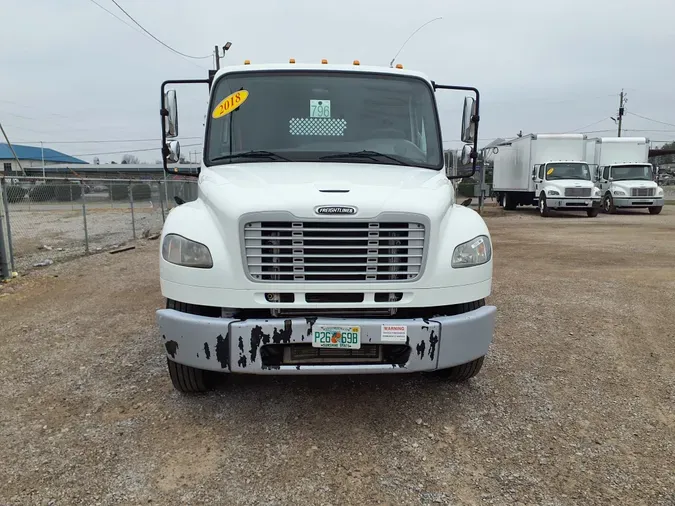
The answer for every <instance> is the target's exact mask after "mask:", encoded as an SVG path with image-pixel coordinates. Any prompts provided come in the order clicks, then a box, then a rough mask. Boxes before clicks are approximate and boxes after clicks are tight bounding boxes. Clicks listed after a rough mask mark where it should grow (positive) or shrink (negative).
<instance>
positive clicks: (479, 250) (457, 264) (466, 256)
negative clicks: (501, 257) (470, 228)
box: [450, 235, 492, 269]
mask: <svg viewBox="0 0 675 506" xmlns="http://www.w3.org/2000/svg"><path fill="white" fill-rule="evenodd" d="M490 258H492V245H491V244H490V238H489V237H488V236H486V235H479V236H478V237H476V238H475V239H471V240H470V241H467V242H465V243H462V244H460V245H459V246H457V247H456V248H455V251H453V253H452V262H451V264H450V265H452V268H453V269H460V268H462V267H473V266H474V265H481V264H484V263H487V262H489V261H490Z"/></svg>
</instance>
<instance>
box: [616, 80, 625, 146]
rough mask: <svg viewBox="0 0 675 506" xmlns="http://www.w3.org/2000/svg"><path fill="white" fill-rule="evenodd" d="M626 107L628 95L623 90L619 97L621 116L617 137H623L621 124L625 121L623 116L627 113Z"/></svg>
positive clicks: (618, 121)
mask: <svg viewBox="0 0 675 506" xmlns="http://www.w3.org/2000/svg"><path fill="white" fill-rule="evenodd" d="M625 105H626V94H625V93H624V92H623V90H621V94H620V95H619V115H618V116H617V118H618V119H617V123H618V125H619V130H618V133H617V137H621V123H622V120H623V114H624V112H625Z"/></svg>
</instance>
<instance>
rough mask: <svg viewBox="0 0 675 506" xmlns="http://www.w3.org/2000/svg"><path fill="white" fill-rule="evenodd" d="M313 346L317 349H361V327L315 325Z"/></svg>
mask: <svg viewBox="0 0 675 506" xmlns="http://www.w3.org/2000/svg"><path fill="white" fill-rule="evenodd" d="M313 332H314V334H313V335H312V346H314V347H315V348H349V349H355V350H358V349H359V348H361V327H356V326H351V325H350V326H335V325H314V328H313Z"/></svg>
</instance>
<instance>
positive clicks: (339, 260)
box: [243, 221, 425, 283]
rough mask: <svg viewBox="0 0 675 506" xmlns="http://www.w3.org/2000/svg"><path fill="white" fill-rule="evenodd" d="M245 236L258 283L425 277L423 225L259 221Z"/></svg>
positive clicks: (252, 272)
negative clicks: (423, 275)
mask: <svg viewBox="0 0 675 506" xmlns="http://www.w3.org/2000/svg"><path fill="white" fill-rule="evenodd" d="M243 233H244V250H245V256H246V267H247V268H248V274H249V275H250V277H251V278H252V279H254V280H255V281H276V282H299V283H305V282H311V281H324V282H325V281H369V282H376V281H389V282H391V281H412V280H414V279H416V278H418V277H419V276H420V274H421V271H422V262H423V258H424V247H425V228H424V225H422V224H421V223H408V222H358V221H344V222H343V221H316V222H313V221H293V222H289V221H258V222H251V223H246V224H245V225H244V232H243Z"/></svg>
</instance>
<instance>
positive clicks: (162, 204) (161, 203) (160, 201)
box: [157, 181, 166, 223]
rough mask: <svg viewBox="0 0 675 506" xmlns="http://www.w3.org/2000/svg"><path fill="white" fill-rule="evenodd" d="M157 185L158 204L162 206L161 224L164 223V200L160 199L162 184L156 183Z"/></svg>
mask: <svg viewBox="0 0 675 506" xmlns="http://www.w3.org/2000/svg"><path fill="white" fill-rule="evenodd" d="M157 185H158V186H159V204H160V205H161V206H162V223H164V221H166V218H165V216H164V198H165V197H162V182H161V181H157ZM164 193H166V186H165V187H164Z"/></svg>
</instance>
